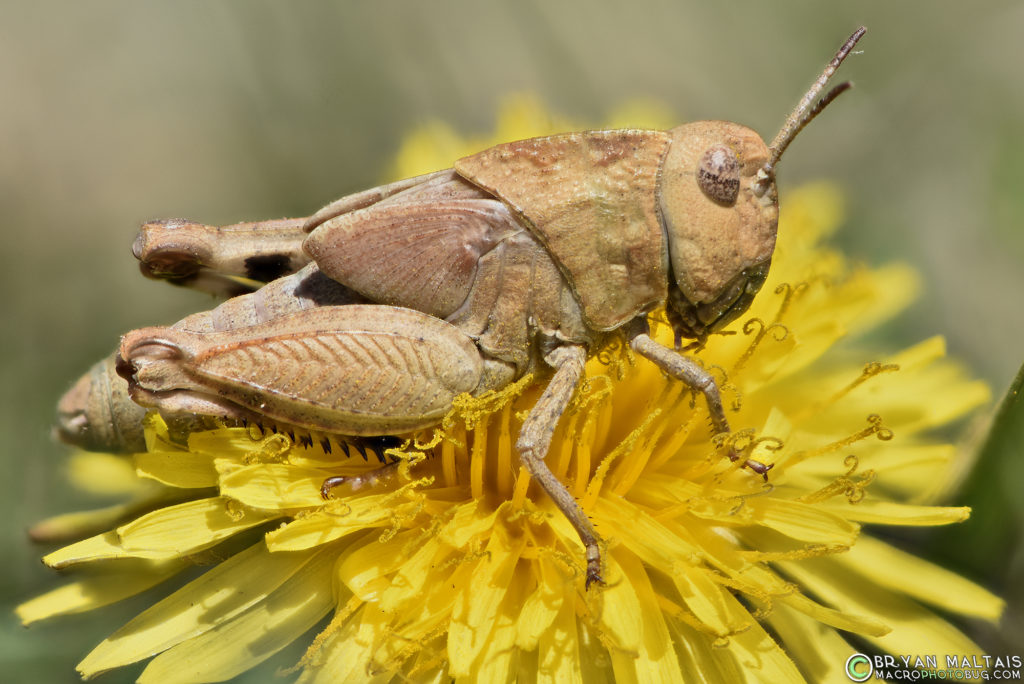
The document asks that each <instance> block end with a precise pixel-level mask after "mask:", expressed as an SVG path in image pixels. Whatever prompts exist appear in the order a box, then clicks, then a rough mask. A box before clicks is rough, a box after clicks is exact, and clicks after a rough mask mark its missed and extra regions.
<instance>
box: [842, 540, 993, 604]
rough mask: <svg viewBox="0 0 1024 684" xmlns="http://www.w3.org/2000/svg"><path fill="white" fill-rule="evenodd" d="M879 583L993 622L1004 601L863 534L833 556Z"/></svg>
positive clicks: (966, 581) (931, 602) (930, 564)
mask: <svg viewBox="0 0 1024 684" xmlns="http://www.w3.org/2000/svg"><path fill="white" fill-rule="evenodd" d="M835 560H836V561H837V562H838V563H841V564H842V565H845V566H847V567H848V568H850V570H852V571H855V572H857V573H859V574H860V575H862V576H864V577H865V578H867V579H868V580H870V581H872V582H874V583H875V584H878V585H880V586H884V587H889V588H890V589H894V590H896V591H899V592H902V593H904V594H906V595H908V596H912V597H914V598H917V599H920V600H922V601H925V602H926V603H930V604H931V605H933V606H936V607H937V608H942V609H944V610H949V611H953V612H955V613H960V614H961V615H972V616H974V617H980V618H984V619H985V620H989V621H993V622H994V621H996V620H998V619H999V617H1000V616H1001V615H1002V612H1003V609H1004V608H1005V607H1006V602H1005V601H1003V600H1002V599H1001V598H999V597H998V596H996V595H994V594H993V593H992V592H990V591H988V590H987V589H985V588H983V587H980V586H978V585H977V584H975V583H974V582H971V581H969V580H967V579H965V578H963V577H961V576H960V575H958V574H956V573H955V572H950V571H949V570H945V569H943V568H940V567H939V566H937V565H934V564H932V563H930V562H928V561H926V560H924V559H923V558H918V557H917V556H914V555H911V554H909V553H906V552H904V551H900V550H899V549H896V548H895V547H892V546H890V545H888V544H885V543H883V542H881V541H879V540H877V539H873V538H871V537H864V538H862V539H861V540H860V541H858V542H857V545H856V546H854V547H853V548H852V549H850V552H849V553H847V554H844V555H841V556H837V557H836V559H835Z"/></svg>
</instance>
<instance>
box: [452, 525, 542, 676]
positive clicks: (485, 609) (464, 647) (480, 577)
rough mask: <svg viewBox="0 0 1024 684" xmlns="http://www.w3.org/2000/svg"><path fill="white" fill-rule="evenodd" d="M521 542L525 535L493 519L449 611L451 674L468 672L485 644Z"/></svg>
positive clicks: (518, 554) (517, 558) (505, 590)
mask: <svg viewBox="0 0 1024 684" xmlns="http://www.w3.org/2000/svg"><path fill="white" fill-rule="evenodd" d="M524 545H525V539H524V537H523V536H522V535H518V536H512V535H511V534H510V533H509V530H508V528H507V526H506V524H505V523H504V520H503V519H501V518H499V519H498V520H497V521H496V522H495V525H494V528H493V529H492V530H491V537H490V540H489V541H488V544H487V550H486V553H485V555H484V556H483V558H482V560H481V561H480V563H479V566H478V568H477V572H476V573H474V576H473V581H472V582H470V583H468V584H466V585H464V586H463V587H462V591H461V593H460V595H459V597H458V599H457V600H456V602H455V607H454V610H453V611H452V622H451V624H450V625H449V627H448V661H449V668H450V671H451V674H452V676H453V677H460V676H466V675H469V674H470V673H471V672H472V670H473V662H474V661H475V660H476V659H477V657H479V655H480V653H481V651H482V650H483V649H484V648H485V647H486V646H487V638H488V636H489V635H490V633H491V630H492V629H493V628H494V619H495V617H496V614H497V610H498V606H500V605H501V602H502V600H503V599H504V597H505V593H506V592H507V590H508V587H509V582H510V581H511V579H512V573H513V572H514V571H515V568H516V564H517V563H518V562H519V556H520V554H521V553H522V550H523V547H524Z"/></svg>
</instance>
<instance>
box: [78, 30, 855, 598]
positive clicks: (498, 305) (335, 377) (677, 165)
mask: <svg viewBox="0 0 1024 684" xmlns="http://www.w3.org/2000/svg"><path fill="white" fill-rule="evenodd" d="M863 32H864V29H859V30H858V31H857V32H855V33H854V34H853V35H852V36H851V37H850V38H849V39H848V40H847V41H846V42H845V43H844V45H843V46H842V47H841V48H840V50H839V52H838V53H837V54H836V56H835V57H834V58H833V60H832V61H831V62H830V63H829V64H828V66H827V67H826V68H825V70H824V72H823V73H822V74H821V76H820V77H819V78H818V79H817V81H816V82H815V83H814V84H813V86H812V87H811V89H810V90H809V91H808V93H807V94H806V95H805V96H804V98H803V99H802V100H801V102H800V103H799V105H798V106H797V108H796V110H795V111H794V112H793V113H792V114H791V115H790V116H789V118H788V119H787V121H786V123H785V125H784V126H783V128H782V130H781V131H780V132H779V134H778V135H777V136H776V137H775V139H774V140H773V141H772V142H771V143H770V144H765V143H764V141H762V140H761V138H760V137H759V136H758V135H757V134H756V133H755V132H754V131H752V130H750V129H749V128H745V127H743V126H740V125H738V124H734V123H730V122H726V121H701V122H696V123H691V124H686V125H683V126H679V127H677V128H674V129H672V130H669V131H654V130H636V129H629V130H608V131H588V132H582V133H568V134H563V135H556V136H549V137H544V138H534V139H530V140H522V141H517V142H511V143H505V144H502V145H498V146H496V147H492V148H490V149H487V150H484V151H482V152H480V153H478V154H475V155H472V156H469V157H465V158H463V159H460V160H458V161H456V162H455V164H454V167H453V168H451V169H446V170H444V171H438V172H436V173H432V174H427V175H424V176H419V177H416V178H411V179H407V180H403V181H399V182H397V183H393V184H391V185H386V186H381V187H379V188H373V189H371V190H367V191H364V192H361V193H357V194H355V195H349V196H346V197H343V198H342V199H340V200H338V201H336V202H333V203H332V204H330V205H328V206H327V207H324V208H323V209H321V210H320V211H318V212H317V213H316V214H314V215H313V216H311V217H309V218H308V219H306V220H305V221H304V222H302V230H298V231H297V230H296V226H297V225H299V222H298V221H296V220H291V221H283V222H265V223H262V224H238V225H244V226H247V228H246V230H248V231H249V232H248V233H246V234H245V235H246V237H245V238H244V239H239V236H240V235H242V233H241V232H238V231H236V232H234V233H231V232H229V231H225V229H219V228H214V227H209V226H202V225H201V224H193V223H188V222H179V221H176V222H170V223H160V222H157V223H152V224H147V226H146V230H145V239H144V240H141V238H140V242H139V243H137V248H136V255H137V256H139V257H140V259H142V260H143V267H144V271H146V272H147V273H148V274H150V275H153V276H161V274H166V277H169V278H172V277H178V278H180V274H181V273H200V274H205V276H206V277H205V278H204V279H203V282H205V283H220V284H223V283H235V282H239V279H245V278H252V277H253V269H254V266H253V265H254V264H262V265H273V266H274V268H275V269H277V270H281V269H282V268H283V269H286V270H287V269H289V268H291V269H295V268H298V267H299V265H300V264H301V263H302V259H301V258H297V257H296V256H295V255H296V254H301V253H304V254H305V255H308V257H309V258H312V260H313V263H311V264H309V265H308V266H305V267H304V268H303V269H302V270H301V271H298V272H296V273H294V274H292V275H288V276H285V277H282V278H279V279H277V280H274V281H273V282H271V283H270V284H268V285H266V286H264V287H263V288H261V289H258V290H256V291H255V292H252V293H250V294H246V295H243V296H239V297H235V298H233V299H230V300H228V301H227V302H225V303H224V304H222V305H221V306H220V307H218V308H217V309H214V310H213V311H212V312H208V313H205V314H197V315H196V316H193V317H189V318H187V319H185V320H183V321H181V322H179V323H178V324H176V325H174V326H171V327H169V328H145V329H143V330H137V331H135V332H132V333H129V334H128V335H126V336H125V337H124V338H123V340H122V343H121V346H120V349H119V351H118V356H117V359H116V361H115V362H114V366H115V367H116V369H117V372H118V373H119V374H120V375H121V376H122V377H123V378H124V379H125V380H126V381H127V383H128V394H129V395H130V397H131V398H132V400H134V401H135V402H137V403H138V404H141V405H143V406H153V407H156V408H158V409H159V410H160V411H161V412H164V413H167V414H178V415H181V414H184V415H192V414H200V415H216V416H226V417H228V418H231V419H237V420H248V419H254V420H258V421H268V422H271V423H273V424H283V425H292V426H296V427H298V428H300V429H305V430H308V431H311V432H316V433H335V434H343V435H363V436H373V435H390V434H402V433H408V432H410V431H413V430H417V429H420V428H423V427H427V426H430V425H433V424H435V423H437V422H438V421H439V420H440V418H441V417H442V416H444V415H445V413H446V412H447V411H448V409H449V408H450V407H451V406H452V403H453V401H454V399H455V397H456V396H458V395H459V394H461V393H467V392H468V393H469V394H472V395H479V394H481V393H483V392H485V391H488V390H492V389H497V388H501V387H504V386H506V385H508V384H509V383H511V382H513V381H514V380H516V379H517V378H520V377H522V376H523V375H524V374H526V373H529V372H533V373H537V374H538V377H541V378H544V379H545V382H546V386H545V389H544V391H543V393H542V394H541V397H540V399H539V400H538V401H537V403H536V405H535V406H534V408H533V409H532V410H531V411H530V412H529V415H528V416H527V418H526V419H525V421H524V423H523V426H522V430H521V433H520V435H519V438H518V441H517V443H516V446H517V449H518V451H519V454H520V457H521V460H522V462H523V464H524V465H525V466H526V468H527V470H528V471H529V473H530V474H531V476H532V477H533V478H534V479H535V480H536V481H537V482H538V483H539V485H540V486H541V487H542V488H543V489H544V491H545V492H546V493H547V494H548V495H549V496H550V497H551V499H552V500H553V501H554V502H555V504H556V505H557V507H558V508H559V509H560V510H561V511H562V513H564V514H565V516H566V517H567V518H568V520H569V521H570V522H571V523H572V525H573V526H574V527H575V529H576V531H577V532H578V533H579V536H580V539H581V541H582V543H583V546H584V548H585V550H586V561H587V566H586V583H587V585H588V586H589V585H590V584H591V583H593V582H600V581H601V568H602V560H601V550H600V544H599V537H598V535H597V533H596V532H595V531H594V528H593V526H592V524H591V522H590V520H589V519H588V517H587V516H586V514H585V513H584V511H583V510H582V509H581V508H580V506H579V504H578V503H577V502H576V501H575V500H574V499H573V497H572V495H571V494H570V493H569V491H568V489H567V488H566V487H565V485H564V484H563V483H562V482H560V481H559V480H558V479H557V478H556V477H555V476H554V475H553V474H552V473H551V471H550V470H549V469H548V467H547V465H546V464H545V461H544V458H545V455H546V453H547V450H548V446H549V443H550V440H551V435H552V432H553V430H554V427H555V425H556V424H557V422H558V420H559V418H560V416H561V415H562V413H563V412H564V410H565V408H566V406H567V405H568V403H569V401H570V399H571V398H572V396H573V394H574V392H575V389H576V387H577V385H578V384H579V382H580V380H581V378H582V376H583V368H584V363H585V361H586V359H587V358H588V356H589V355H590V354H591V353H593V351H594V350H595V349H596V348H597V347H598V345H599V344H600V343H601V342H602V341H604V340H605V339H606V338H607V336H609V335H612V334H615V335H622V336H624V338H625V339H626V340H627V342H628V344H629V345H630V346H631V347H632V349H633V350H635V351H636V352H637V353H638V354H639V355H641V356H643V357H646V358H647V359H649V360H651V361H653V362H654V363H655V364H657V365H658V366H659V367H661V368H662V369H663V370H664V371H665V372H666V373H668V374H669V375H670V376H672V377H675V378H677V379H679V380H681V381H682V382H684V383H686V384H687V385H688V386H690V387H691V388H693V389H694V390H695V391H698V392H701V393H702V394H703V395H704V397H705V398H706V401H707V405H708V408H709V412H710V415H711V419H712V423H713V427H714V429H715V430H716V432H727V431H729V423H728V421H727V419H726V416H725V411H724V409H723V406H722V402H721V399H720V397H719V393H718V388H717V386H716V384H715V381H714V379H713V378H712V376H711V375H709V374H708V373H707V372H706V371H705V370H704V369H703V368H702V367H701V366H700V365H699V364H698V363H697V362H695V361H694V360H692V359H690V358H688V357H687V356H685V355H683V354H681V353H678V352H677V351H675V350H673V349H670V348H668V347H665V346H663V345H661V344H659V343H658V342H656V341H655V340H654V339H652V338H651V337H650V335H649V329H648V324H647V316H648V314H649V313H650V312H651V311H652V310H654V309H656V308H658V307H661V306H664V307H665V309H666V312H667V314H668V318H669V321H670V323H671V325H672V327H673V329H674V331H675V334H676V337H677V340H678V339H681V338H692V339H697V340H703V339H704V338H705V337H706V336H707V335H708V334H710V333H713V332H715V331H716V330H719V329H720V328H721V327H722V326H724V325H726V324H727V323H728V322H729V321H731V320H733V319H735V318H736V316H738V315H739V314H741V313H742V312H743V311H745V310H746V309H747V307H748V306H749V304H750V302H751V300H752V298H753V296H754V294H755V293H756V292H757V291H758V289H759V288H760V287H761V285H762V284H763V282H764V280H765V277H766V275H767V272H768V266H769V263H770V261H771V257H772V253H773V251H774V247H775V235H776V226H777V222H778V199H777V194H776V188H775V168H776V165H777V163H778V161H779V158H780V157H781V155H782V153H783V151H784V150H785V149H786V147H787V146H788V145H789V143H790V142H791V141H792V139H793V138H794V137H795V136H796V135H797V133H798V132H799V131H800V130H801V129H802V128H803V126H804V125H806V124H807V122H808V121H810V120H811V119H812V118H813V117H814V116H816V115H817V114H818V113H819V112H820V111H821V110H822V109H823V108H824V107H825V106H826V105H827V104H828V103H829V102H831V101H832V100H833V99H834V98H835V97H836V96H837V95H838V94H839V93H841V92H843V91H844V90H845V89H846V88H847V87H849V84H847V83H844V84H841V85H839V86H836V87H835V88H833V89H832V90H831V91H829V92H828V93H827V94H826V95H825V96H824V97H823V98H822V99H821V100H819V101H818V102H817V103H815V102H814V101H815V99H816V98H817V97H818V95H819V94H820V92H821V91H822V90H823V89H824V87H825V84H826V82H827V81H828V79H829V78H830V77H831V75H832V73H833V72H834V71H835V70H836V68H838V66H839V64H840V63H841V62H842V61H843V59H845V57H846V56H847V54H849V52H850V51H851V49H852V48H853V46H854V45H855V44H856V42H857V41H858V40H859V39H860V37H861V35H862V34H863ZM307 233H308V235H307ZM224 235H228V238H224ZM250 241H251V242H252V245H250V246H247V244H248V242H250ZM143 243H144V244H143ZM140 245H142V246H140ZM196 245H199V246H200V247H201V248H200V247H196ZM268 246H270V247H268ZM300 246H301V249H300ZM148 255H158V256H159V259H160V260H162V263H163V264H164V265H163V266H159V265H157V264H148V263H147V262H146V259H147V258H149V257H148ZM255 256H258V257H259V259H258V260H257V261H253V260H252V257H255ZM156 258H157V256H153V259H156ZM166 264H170V267H169V266H167V265H166ZM291 264H294V265H293V266H289V265H291ZM274 275H277V273H276V272H275V273H274ZM245 282H249V281H245ZM208 289H213V288H208ZM311 293H318V294H311ZM108 375H109V373H108ZM104 381H105V380H104ZM82 382H86V381H82ZM72 394H73V395H74V397H71V398H66V401H65V402H63V403H62V411H63V412H64V413H65V414H69V407H70V408H74V406H73V405H74V404H75V401H76V399H75V397H78V398H79V399H77V401H78V402H79V403H81V399H80V397H82V396H89V395H90V393H89V392H88V391H86V390H84V389H83V388H82V387H81V386H79V387H78V388H77V389H76V390H74V391H73V393H72ZM70 396H71V395H69V397H70ZM70 413H73V411H70ZM96 415H97V416H98V417H99V418H100V419H105V417H104V416H102V414H101V413H100V412H97V413H96ZM89 420H91V418H89V417H88V416H86V417H85V418H79V420H78V422H79V423H82V422H86V423H87V422H88V421H89ZM730 457H731V458H733V459H734V460H737V459H739V458H741V457H740V456H738V455H737V454H735V453H732V454H731V455H730ZM743 465H744V466H746V467H748V468H750V469H752V470H754V471H755V472H757V473H760V474H761V475H764V476H766V475H767V472H768V470H769V468H770V467H771V465H770V464H763V463H759V462H756V461H751V460H745V461H744V463H743ZM325 487H326V488H328V489H329V483H328V485H325Z"/></svg>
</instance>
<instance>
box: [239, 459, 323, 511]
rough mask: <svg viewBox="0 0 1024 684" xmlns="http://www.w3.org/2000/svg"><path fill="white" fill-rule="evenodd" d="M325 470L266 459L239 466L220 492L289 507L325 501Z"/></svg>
mask: <svg viewBox="0 0 1024 684" xmlns="http://www.w3.org/2000/svg"><path fill="white" fill-rule="evenodd" d="M325 479H327V476H326V475H325V474H324V472H323V471H322V470H315V469H311V468H296V467H295V466H290V465H284V464H281V463H265V464H258V465H253V466H247V467H242V468H239V469H237V470H235V471H233V472H231V473H230V474H228V475H224V476H223V477H222V478H221V481H220V492H221V494H223V495H224V496H229V497H231V498H233V499H235V500H237V501H240V502H242V503H244V504H246V505H247V506H252V507H253V508H264V509H273V510H285V509H294V508H308V507H319V506H323V505H324V499H323V497H322V496H321V495H320V486H321V485H322V484H323V483H324V480H325Z"/></svg>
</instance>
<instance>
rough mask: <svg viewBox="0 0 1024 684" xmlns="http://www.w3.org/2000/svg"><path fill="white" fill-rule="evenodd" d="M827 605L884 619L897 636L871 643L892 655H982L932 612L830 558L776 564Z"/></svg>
mask: <svg viewBox="0 0 1024 684" xmlns="http://www.w3.org/2000/svg"><path fill="white" fill-rule="evenodd" d="M777 565H778V566H779V567H780V568H782V569H783V570H784V571H785V572H786V574H787V575H789V576H790V577H791V578H792V579H794V580H795V581H797V582H799V583H800V584H801V585H802V586H804V587H806V588H807V590H809V591H810V592H812V593H814V594H815V595H816V596H818V597H819V598H820V599H821V600H822V601H824V602H826V603H828V604H831V605H833V606H835V607H836V608H837V609H838V610H841V611H843V612H846V613H851V614H861V615H884V616H885V621H886V623H887V624H888V625H889V626H890V627H891V628H892V631H891V632H889V633H888V634H886V635H885V636H882V637H872V636H868V637H867V638H868V639H869V640H870V641H872V642H873V643H875V644H876V645H878V646H879V647H880V648H882V649H884V650H885V651H887V652H889V653H929V654H937V655H939V656H940V658H939V660H940V662H941V661H943V660H944V658H943V656H944V655H946V654H973V653H980V652H981V651H980V649H979V648H978V646H977V645H976V644H974V643H973V642H972V641H971V640H970V639H968V638H967V637H966V636H964V635H963V634H962V633H960V632H959V631H958V630H957V629H956V628H955V627H953V626H952V625H950V624H949V623H948V622H946V621H945V620H944V619H942V618H940V617H939V616H937V615H935V614H934V613H932V612H931V611H930V610H928V609H927V608H924V607H923V606H921V605H919V604H917V603H914V602H913V601H911V600H910V599H908V598H905V597H904V596H902V595H901V594H899V593H896V592H893V591H890V590H889V589H887V588H885V587H882V586H879V585H877V584H873V583H871V582H870V581H867V580H865V579H863V578H861V577H860V576H859V575H858V574H856V573H854V572H852V571H849V570H847V569H846V568H845V567H844V566H843V565H842V564H840V563H838V562H835V559H831V558H811V559H807V560H804V561H801V562H799V563H795V562H790V561H785V562H780V563H778V564H777Z"/></svg>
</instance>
